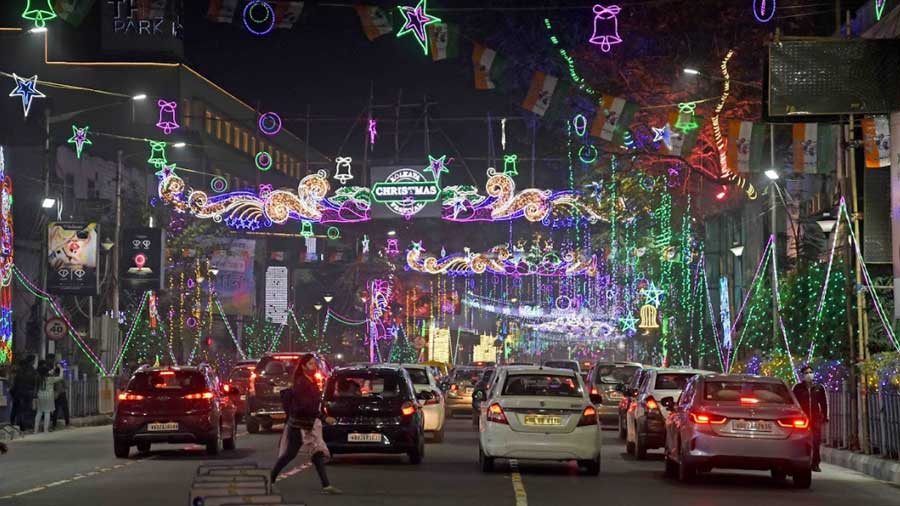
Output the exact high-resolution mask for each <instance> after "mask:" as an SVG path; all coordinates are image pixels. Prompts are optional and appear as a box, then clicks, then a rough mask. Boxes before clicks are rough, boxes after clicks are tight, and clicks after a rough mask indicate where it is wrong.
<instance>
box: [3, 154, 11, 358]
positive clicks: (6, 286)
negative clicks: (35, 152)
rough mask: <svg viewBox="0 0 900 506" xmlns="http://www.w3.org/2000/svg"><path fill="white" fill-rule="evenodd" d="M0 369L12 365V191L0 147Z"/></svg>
mask: <svg viewBox="0 0 900 506" xmlns="http://www.w3.org/2000/svg"><path fill="white" fill-rule="evenodd" d="M0 185H2V187H0V365H3V364H9V363H12V362H13V312H12V286H11V281H12V270H13V268H14V264H13V260H14V258H13V251H14V248H13V239H14V234H13V216H12V206H13V191H12V180H11V179H10V178H9V176H7V175H6V160H5V158H4V154H3V147H2V146H0Z"/></svg>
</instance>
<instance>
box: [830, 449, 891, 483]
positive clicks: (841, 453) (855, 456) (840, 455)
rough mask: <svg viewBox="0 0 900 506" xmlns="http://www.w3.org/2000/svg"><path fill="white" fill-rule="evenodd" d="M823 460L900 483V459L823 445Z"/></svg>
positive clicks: (880, 478)
mask: <svg viewBox="0 0 900 506" xmlns="http://www.w3.org/2000/svg"><path fill="white" fill-rule="evenodd" d="M822 462H827V463H829V464H832V465H835V466H841V467H845V468H847V469H852V470H854V471H857V472H860V473H863V474H867V475H869V476H871V477H873V478H875V479H878V480H882V481H886V482H888V483H892V484H894V485H900V461H897V460H888V459H885V458H881V457H879V456H876V455H863V454H862V453H854V452H850V451H847V450H838V449H835V448H828V447H825V446H823V447H822Z"/></svg>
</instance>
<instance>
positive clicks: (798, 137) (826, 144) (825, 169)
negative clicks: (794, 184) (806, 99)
mask: <svg viewBox="0 0 900 506" xmlns="http://www.w3.org/2000/svg"><path fill="white" fill-rule="evenodd" d="M836 135H837V131H836V129H835V128H834V127H832V126H831V125H826V124H819V123H797V124H794V125H793V126H792V127H791V146H792V149H791V154H792V157H791V158H792V164H793V169H794V172H795V173H797V174H828V173H831V171H832V170H833V169H834V146H835V136H836Z"/></svg>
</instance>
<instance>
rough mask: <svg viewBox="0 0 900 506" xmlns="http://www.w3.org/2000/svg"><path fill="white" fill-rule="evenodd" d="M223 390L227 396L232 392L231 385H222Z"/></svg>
mask: <svg viewBox="0 0 900 506" xmlns="http://www.w3.org/2000/svg"><path fill="white" fill-rule="evenodd" d="M222 390H224V391H225V393H226V394H227V393H228V392H230V391H231V385H229V384H228V383H225V384H224V385H222Z"/></svg>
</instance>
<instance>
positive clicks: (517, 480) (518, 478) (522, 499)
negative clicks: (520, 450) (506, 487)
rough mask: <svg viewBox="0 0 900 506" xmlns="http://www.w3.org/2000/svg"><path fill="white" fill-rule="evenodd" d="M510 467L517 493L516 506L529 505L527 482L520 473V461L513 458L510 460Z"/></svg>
mask: <svg viewBox="0 0 900 506" xmlns="http://www.w3.org/2000/svg"><path fill="white" fill-rule="evenodd" d="M509 469H510V471H512V485H513V491H514V492H515V493H516V506H528V494H526V493H525V483H523V482H522V475H521V474H519V461H518V460H516V459H512V460H510V461H509Z"/></svg>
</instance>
